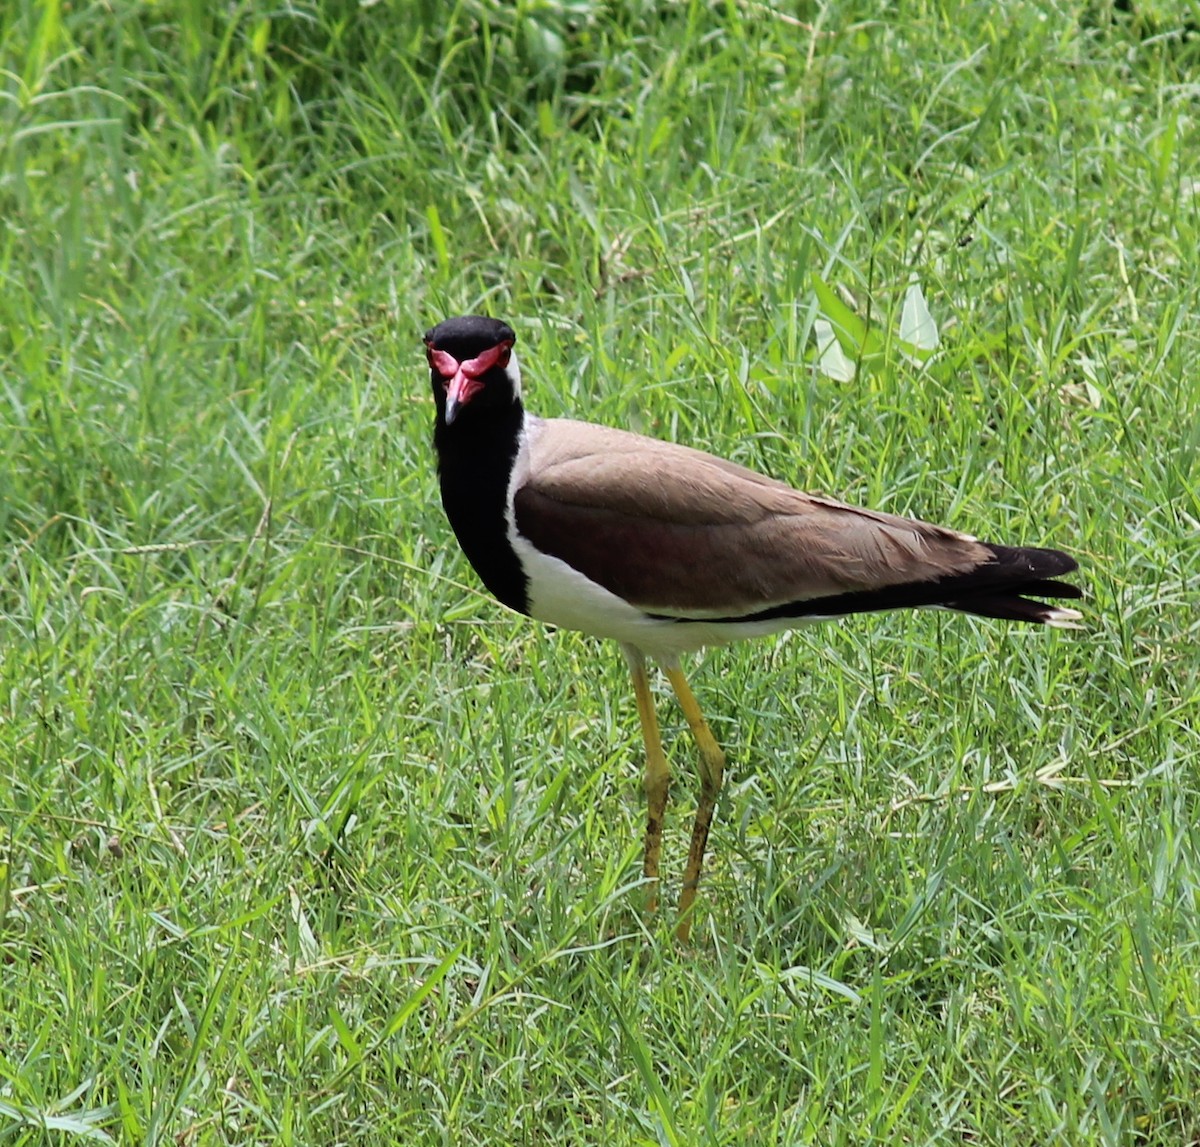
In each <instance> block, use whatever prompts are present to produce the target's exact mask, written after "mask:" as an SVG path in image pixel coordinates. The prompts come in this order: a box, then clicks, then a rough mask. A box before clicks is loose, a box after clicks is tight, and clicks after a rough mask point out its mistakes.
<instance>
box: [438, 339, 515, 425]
mask: <svg viewBox="0 0 1200 1147" xmlns="http://www.w3.org/2000/svg"><path fill="white" fill-rule="evenodd" d="M512 345H513V344H512V342H511V341H508V340H506V341H504V342H500V343H497V344H496V345H495V346H493V347H488V349H487V350H485V351H484V352H483V353H482V354H477V355H476V356H475V357H474V358H471V359H467V360H466V361H465V362H459V361H458V359H456V358H455V357H454V356H453V355H452V354H448V353H447V352H446V351H444V350H438V349H437V348H436V347H432V346H426V348H425V354H426V357H427V358H428V359H429V365H430V367H431V368H432V369H433V370H434V371H436V372H437V374H438V375H439V376H440V378H441V380H442V385H443V386H444V387H445V388H446V413H445V421H446V425H447V426H449V425H450V424H451V423H452V422H453V421H454V419H455V418H456V417H458V412H459V411H460V410H461V409H462V408H463V407H464V406H466V405H467V403H469V402H470V401H471V399H472V398H474V397H475V395H477V394H478V393H479V392H480V391H481V390H482V389H483V387H484V381H483V376H484V375H485V374H487V372H488V371H489V370H492V369H493V368H494V367H505V366H507V365H508V358H509V354H510V353H511V351H512Z"/></svg>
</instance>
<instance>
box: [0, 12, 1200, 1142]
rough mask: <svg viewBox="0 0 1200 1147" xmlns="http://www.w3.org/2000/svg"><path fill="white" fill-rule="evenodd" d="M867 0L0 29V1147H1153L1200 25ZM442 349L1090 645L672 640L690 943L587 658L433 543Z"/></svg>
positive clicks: (1186, 813)
mask: <svg viewBox="0 0 1200 1147" xmlns="http://www.w3.org/2000/svg"><path fill="white" fill-rule="evenodd" d="M656 7H657V6H656ZM893 8H894V11H893V12H892V14H890V15H889V16H888V17H887V18H886V19H880V18H879V11H880V10H881V6H878V5H874V4H869V3H866V2H852V0H848V2H844V3H842V2H838V0H831V2H830V3H827V4H823V5H819V4H805V3H797V4H795V5H794V6H791V7H789V8H788V9H787V11H786V12H785V11H783V10H780V11H772V9H771V7H770V6H767V5H762V4H758V3H752V2H750V0H731V2H730V3H726V4H705V3H695V2H694V3H680V4H678V5H674V6H661V9H662V10H661V11H654V10H652V6H649V5H644V4H641V3H638V2H637V0H610V2H609V3H600V2H599V0H596V2H592V0H574V2H572V3H567V2H563V3H539V4H534V3H526V4H519V5H516V6H512V5H509V4H500V3H498V2H497V3H495V4H493V3H489V2H484V0H461V2H460V3H458V4H457V5H453V6H451V5H441V4H434V3H418V2H416V0H408V2H404V0H383V2H382V3H378V4H374V5H366V4H364V5H358V4H354V3H350V2H348V0H343V2H341V3H337V2H331V3H329V4H326V5H321V6H313V5H312V4H306V3H299V4H297V5H268V4H266V3H263V2H261V0H244V2H241V3H238V4H233V3H223V4H214V5H208V4H201V3H198V2H193V0H163V2H162V3H157V4H150V3H135V2H133V0H109V2H107V3H103V4H101V3H94V4H89V3H86V2H85V3H83V4H76V5H71V6H67V5H61V6H60V4H59V3H58V2H57V0H42V2H40V3H34V2H33V0H13V2H12V3H9V4H6V5H4V6H3V9H2V14H0V60H2V63H3V67H4V69H5V70H4V72H3V75H2V77H0V92H2V99H0V216H2V217H3V227H2V228H0V275H2V277H3V282H2V287H0V314H2V322H0V451H2V455H3V459H4V462H3V471H2V473H0V483H2V484H0V534H2V536H3V548H2V549H0V820H2V826H0V827H2V835H0V944H2V951H0V1143H4V1144H33V1143H37V1144H41V1143H67V1142H99V1143H108V1142H120V1143H143V1142H145V1143H176V1144H217V1143H237V1144H249V1143H264V1144H265V1143H270V1144H292V1143H295V1144H322V1145H327V1144H350V1143H353V1144H376V1143H377V1144H394V1143H405V1144H426V1143H430V1144H432V1143H448V1144H469V1143H479V1144H484V1143H486V1144H496V1143H528V1144H533V1143H546V1142H551V1141H553V1142H556V1143H604V1144H606V1145H609V1147H616V1145H623V1144H643V1143H669V1144H700V1143H705V1144H744V1143H772V1144H775V1143H777V1144H800V1143H814V1144H838V1143H863V1142H876V1141H881V1142H889V1141H895V1142H906V1143H956V1144H958V1143H988V1144H1011V1143H1012V1142H1014V1141H1018V1140H1019V1141H1022V1142H1028V1143H1038V1144H1042V1143H1065V1144H1082V1143H1106V1144H1108V1143H1111V1144H1147V1145H1149V1144H1155V1145H1157V1144H1162V1145H1168V1144H1169V1145H1173V1147H1177V1145H1179V1144H1181V1143H1193V1142H1196V1141H1198V1140H1200V1104H1198V1103H1197V1100H1196V1096H1197V1094H1200V1030H1198V1028H1197V1019H1198V1017H1200V836H1198V834H1197V830H1196V819H1197V808H1198V801H1200V733H1198V732H1197V730H1196V729H1195V727H1194V723H1195V722H1196V719H1197V716H1198V714H1200V704H1198V702H1200V642H1198V636H1200V621H1198V618H1197V611H1196V587H1197V585H1198V584H1200V581H1198V579H1200V546H1198V545H1197V540H1196V539H1197V527H1198V519H1200V485H1198V481H1197V455H1198V452H1200V382H1198V381H1197V380H1198V378H1200V336H1198V326H1197V299H1198V283H1197V277H1198V273H1200V251H1198V249H1197V239H1198V236H1200V181H1198V180H1197V176H1196V167H1195V157H1196V155H1197V154H1200V138H1198V134H1200V133H1198V129H1197V119H1196V117H1197V107H1198V105H1197V98H1198V90H1197V87H1196V84H1195V82H1194V77H1195V75H1196V74H1197V68H1198V66H1200V42H1198V41H1197V39H1196V37H1195V34H1194V32H1192V33H1189V32H1187V30H1186V29H1185V28H1182V25H1183V23H1184V20H1185V18H1187V17H1189V16H1190V18H1191V19H1193V20H1194V19H1195V18H1196V10H1195V7H1194V5H1193V6H1188V5H1178V6H1176V5H1171V4H1166V3H1162V4H1150V5H1135V9H1136V10H1135V11H1134V12H1133V13H1123V12H1117V13H1114V12H1112V11H1111V10H1110V9H1109V7H1108V5H1107V4H1105V3H1103V2H1101V0H1096V2H1095V3H1091V4H1085V3H1082V2H1077V3H1071V2H1067V0H1042V2H1040V3H1032V2H1028V3H1027V2H1021V0H1017V2H1015V3H1012V4H1008V5H1004V6H1003V8H1001V7H999V6H992V5H987V4H971V5H955V4H947V5H945V6H944V7H943V6H942V5H940V4H938V3H935V2H932V0H931V2H925V3H922V2H917V0H913V2H909V3H903V4H899V5H895V6H893ZM914 276H915V278H916V281H917V282H919V284H920V285H921V287H922V289H923V292H924V296H925V298H926V299H927V301H928V305H929V309H930V311H931V313H932V315H933V317H934V319H935V320H936V321H937V322H938V324H939V326H940V328H941V348H940V351H939V354H938V355H937V357H936V358H934V360H933V361H931V362H930V363H928V364H926V365H925V366H924V367H922V366H920V365H918V364H917V363H915V362H914V361H913V360H912V358H911V356H908V355H906V354H905V353H904V347H903V346H902V345H901V344H900V343H899V342H898V340H897V337H896V336H897V330H898V322H899V318H900V314H901V308H902V300H903V297H904V291H905V288H906V287H907V286H908V284H909V283H910V281H911V280H912V279H913V277H914ZM818 279H819V280H820V282H821V283H824V284H827V285H829V287H830V288H831V289H832V290H833V291H835V292H836V295H835V296H834V299H833V300H832V301H830V300H829V299H828V297H827V305H826V306H825V308H824V310H825V314H824V317H825V318H837V317H838V316H837V315H836V314H830V313H829V312H830V311H835V312H836V311H837V310H838V308H839V302H838V300H841V301H842V302H843V303H844V302H847V301H849V302H852V305H853V307H854V310H855V311H856V313H857V315H858V316H859V317H860V318H861V319H862V320H864V324H863V325H864V326H868V329H869V332H870V333H869V334H868V335H864V334H863V332H862V330H861V329H859V330H857V331H856V330H855V329H853V328H855V326H856V324H855V323H853V322H851V323H849V324H848V326H849V328H850V329H847V330H846V331H844V332H843V338H844V341H845V343H846V346H847V352H846V353H847V355H848V357H856V356H857V357H860V358H862V359H863V361H862V362H861V363H860V369H859V371H858V373H857V376H856V379H855V380H854V381H852V382H848V381H839V380H837V379H835V378H831V377H828V374H827V373H825V372H823V371H822V370H820V369H818V366H817V361H816V352H815V341H814V338H813V323H814V320H816V319H818V318H821V317H822V315H821V314H820V313H818V307H817V302H816V298H817V296H816V295H815V294H814V287H815V286H816V282H817V280H818ZM484 308H486V309H489V310H491V311H493V312H494V313H497V314H499V315H501V316H504V317H507V318H509V319H510V320H511V321H512V322H513V323H514V325H515V326H516V328H517V330H518V332H519V336H520V340H521V343H520V350H521V354H522V362H523V365H524V367H525V371H526V378H527V386H528V390H529V402H530V405H531V406H532V407H533V408H534V409H537V410H539V411H541V412H544V413H547V414H561V413H572V414H576V415H579V416H583V417H587V418H590V419H593V420H596V421H601V422H609V423H613V424H621V425H627V424H632V425H634V426H636V427H638V428H641V429H644V430H645V431H647V432H650V433H654V434H657V435H661V436H664V437H668V438H672V439H676V440H679V441H684V442H689V443H693V444H696V445H700V446H704V447H709V448H712V449H714V450H717V451H719V452H721V453H723V454H726V455H729V456H732V457H735V458H738V459H739V460H742V461H744V462H747V463H749V464H751V465H754V466H756V467H760V468H763V469H765V470H768V471H770V472H771V473H773V474H776V475H777V476H780V477H784V478H787V479H789V480H791V481H794V482H796V483H797V484H800V485H802V486H805V487H808V488H813V489H823V490H827V491H830V492H835V493H838V494H841V495H843V496H845V497H848V498H850V499H854V500H861V501H864V502H868V503H870V504H872V505H875V506H879V507H884V508H887V509H891V510H895V511H900V512H912V513H917V514H921V515H923V516H927V517H931V518H934V519H942V520H946V521H948V522H951V523H953V524H955V525H957V526H959V527H960V528H963V529H967V530H970V531H973V532H977V533H980V534H982V535H984V536H988V537H993V538H996V539H999V540H1005V541H1013V542H1028V543H1038V542H1044V543H1047V544H1055V545H1061V546H1062V547H1064V548H1067V549H1070V550H1072V551H1074V552H1076V553H1077V554H1079V555H1080V556H1081V558H1082V560H1083V562H1084V566H1085V568H1084V571H1083V573H1082V575H1081V582H1082V584H1083V585H1084V586H1085V587H1086V590H1087V600H1086V603H1085V608H1086V612H1087V624H1086V628H1085V629H1084V630H1083V631H1081V632H1077V633H1063V632H1052V631H1045V632H1043V631H1033V630H1029V629H1018V628H1017V627H1013V626H1006V625H1004V624H1000V623H995V624H989V623H987V622H983V621H974V620H968V619H964V618H959V617H954V616H949V615H942V614H922V615H910V616H901V615H897V616H891V617H883V618H877V619H859V620H855V621H853V622H850V623H847V624H845V625H843V626H827V627H821V628H815V629H810V630H806V631H804V632H801V633H797V634H794V635H792V636H790V637H789V638H786V639H784V640H780V641H776V642H765V643H757V644H753V645H745V646H742V647H739V648H737V649H731V650H726V651H718V652H714V653H711V654H709V655H708V656H707V657H706V658H704V659H703V660H702V661H699V662H698V663H697V664H696V666H695V667H694V669H693V680H694V684H695V686H696V689H697V692H698V694H699V695H700V697H701V699H702V701H703V703H704V704H705V707H706V709H707V710H708V712H709V713H710V715H711V719H712V723H713V725H714V728H715V729H716V731H717V733H718V736H719V737H720V738H721V739H722V740H723V742H724V743H725V745H726V746H727V748H728V750H729V754H730V760H731V775H730V779H729V784H728V787H727V790H726V795H725V798H724V799H723V801H722V804H721V807H720V810H719V813H718V817H719V821H718V825H717V827H716V830H715V832H714V835H713V839H712V843H711V851H712V862H711V865H710V868H709V871H708V874H707V878H706V882H705V885H704V888H703V892H702V901H701V905H700V908H701V910H700V915H699V919H698V922H697V928H696V932H695V935H694V941H695V942H694V945H693V946H692V948H691V949H690V950H686V951H681V950H679V949H678V948H677V947H676V945H675V944H674V943H673V942H672V940H671V927H672V924H673V921H672V919H671V915H670V912H669V911H664V912H663V913H662V915H661V916H660V918H658V919H655V920H651V921H648V922H643V921H642V920H641V918H640V914H639V911H638V906H639V903H640V898H641V890H640V889H639V887H638V880H639V861H640V855H639V849H640V836H641V830H642V824H643V817H644V812H643V802H642V797H641V790H640V767H641V766H640V757H641V750H640V744H639V739H638V731H637V722H636V717H635V713H634V709H633V702H632V696H631V693H630V690H629V686H628V681H627V678H626V673H625V670H624V667H623V665H622V663H621V661H620V658H619V656H618V655H617V653H616V650H615V648H611V647H603V646H601V645H600V644H598V643H596V642H593V641H591V640H588V639H585V638H582V637H580V636H579V635H575V634H561V633H559V634H554V633H550V632H546V631H544V630H542V629H541V628H539V627H538V626H536V625H534V624H532V623H528V622H526V621H523V620H521V619H519V618H516V617H514V616H512V615H509V614H507V613H506V612H505V611H503V610H502V609H501V608H500V607H498V606H496V605H495V604H494V603H492V602H491V601H490V600H489V599H488V598H487V597H486V596H485V595H483V594H482V593H481V592H480V589H479V586H478V584H477V582H476V580H475V578H474V576H473V574H472V573H471V571H470V570H469V569H468V568H467V567H466V565H465V563H464V562H463V560H462V558H461V556H460V555H459V553H458V551H457V548H456V546H455V544H454V542H453V539H452V538H451V536H450V533H449V530H448V527H447V526H446V524H445V522H444V520H443V517H442V514H441V511H440V507H439V505H438V500H437V495H436V485H435V479H434V474H433V467H432V461H431V458H430V452H429V447H428V441H429V434H430V423H431V419H432V405H431V402H430V400H429V397H428V394H427V386H428V381H427V374H426V371H425V367H424V364H423V359H422V355H421V353H420V344H419V333H420V332H421V331H422V330H423V329H424V328H425V327H426V326H428V325H429V324H431V323H433V322H434V321H436V320H437V319H439V318H441V317H443V316H445V315H447V314H450V313H457V312H463V311H469V310H476V309H484ZM842 318H843V319H845V316H844V315H843V316H842ZM661 707H662V712H663V717H664V723H665V731H666V735H667V738H668V747H669V751H670V752H671V755H672V757H673V759H674V761H675V763H676V766H677V770H678V774H677V775H678V777H679V780H678V781H677V783H676V785H675V789H674V794H673V795H674V800H673V803H672V815H671V818H670V822H669V826H668V838H667V852H666V859H667V863H668V871H669V872H670V873H671V875H672V876H673V877H674V878H675V879H677V876H678V872H679V870H680V868H681V867H682V858H683V853H684V850H685V846H686V832H687V829H688V826H689V816H688V814H689V809H690V805H691V800H692V797H691V793H692V789H691V773H690V758H691V753H692V748H691V745H690V743H689V741H688V739H687V737H686V729H685V728H684V727H683V723H682V720H681V718H680V716H679V714H678V711H677V710H676V709H675V708H674V707H673V706H672V705H671V704H670V703H669V702H668V700H667V696H666V694H665V693H663V695H662V705H661ZM669 893H670V897H671V898H672V899H673V897H674V895H675V893H676V888H675V887H674V880H673V881H672V884H671V886H670V887H669Z"/></svg>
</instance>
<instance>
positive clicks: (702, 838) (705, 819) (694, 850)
mask: <svg viewBox="0 0 1200 1147" xmlns="http://www.w3.org/2000/svg"><path fill="white" fill-rule="evenodd" d="M666 674H667V680H668V681H670V682H671V688H672V689H674V690H675V696H676V698H678V700H679V707H680V708H681V709H682V710H683V715H684V717H686V718H687V723H688V725H689V726H690V727H691V730H692V736H693V737H694V738H695V740H696V747H697V748H698V749H699V750H700V803H699V804H698V805H697V806H696V820H695V822H694V823H693V825H692V843H691V845H690V846H689V847H688V858H687V867H686V868H685V869H684V871H683V891H682V893H681V894H680V896H679V925H678V927H677V928H676V929H675V935H676V937H677V938H678V940H679V942H680V943H681V944H686V943H687V942H688V938H689V937H690V936H691V932H692V905H693V904H694V903H695V900H696V889H697V888H698V887H699V886H700V867H701V865H702V864H703V863H704V849H705V847H706V846H707V844H708V830H709V828H711V827H712V819H713V813H714V812H715V811H716V807H717V795H718V794H719V793H720V791H721V783H722V781H723V780H724V777H725V754H724V753H723V752H722V751H721V746H720V745H718V744H717V739H716V738H715V737H714V736H713V735H712V730H711V729H709V727H708V722H707V721H705V719H704V714H703V713H701V712H700V705H699V704H698V702H697V701H696V695H695V694H694V693H693V692H692V690H691V687H690V686H689V685H688V683H687V678H686V677H684V675H683V671H682V670H681V669H680V668H679V666H678V665H671V666H668V667H667V669H666Z"/></svg>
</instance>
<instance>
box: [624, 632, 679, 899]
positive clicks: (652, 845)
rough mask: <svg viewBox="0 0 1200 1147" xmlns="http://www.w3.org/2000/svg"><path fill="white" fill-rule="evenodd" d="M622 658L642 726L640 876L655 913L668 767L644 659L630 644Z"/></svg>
mask: <svg viewBox="0 0 1200 1147" xmlns="http://www.w3.org/2000/svg"><path fill="white" fill-rule="evenodd" d="M624 649H625V657H626V660H628V662H629V669H630V672H631V673H632V674H633V692H634V695H635V696H636V697H637V707H638V717H639V718H640V719H641V723H642V740H643V741H644V742H645V745H646V805H647V813H646V846H645V851H644V852H643V854H642V873H643V875H644V876H645V877H646V879H647V881H649V884H648V888H647V893H646V911H647V912H656V911H657V910H658V862H659V858H660V857H661V855H662V831H663V818H664V817H665V816H666V812H667V789H668V787H669V786H670V783H671V767H670V765H668V764H667V758H666V754H665V753H663V747H662V738H661V737H660V736H659V734H658V717H657V716H656V715H655V712H654V698H653V697H652V696H651V695H650V681H649V679H648V678H647V676H646V659H645V657H643V656H642V653H641V651H640V650H638V649H635V648H634V647H633V646H632V645H626V646H624Z"/></svg>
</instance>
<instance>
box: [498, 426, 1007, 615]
mask: <svg viewBox="0 0 1200 1147" xmlns="http://www.w3.org/2000/svg"><path fill="white" fill-rule="evenodd" d="M527 448H528V457H527V468H526V472H525V474H524V475H523V476H522V477H523V481H521V482H520V484H519V486H518V489H517V492H516V494H515V495H514V499H513V511H514V517H515V524H516V527H517V530H518V531H519V532H520V533H521V534H522V535H523V536H524V537H526V538H527V539H528V540H529V541H530V542H531V543H532V544H533V545H535V546H536V547H537V548H538V549H539V550H541V551H542V552H544V553H548V554H551V555H552V556H554V557H557V558H559V559H561V560H562V561H564V562H566V563H567V564H568V565H570V566H572V567H573V568H574V569H576V570H578V571H579V572H580V573H582V574H584V575H585V576H586V577H588V578H590V579H591V580H592V581H594V582H596V583H598V584H599V585H602V586H603V587H604V588H605V589H607V590H609V591H610V592H612V593H615V594H617V595H618V596H620V597H622V598H624V599H625V600H626V601H628V602H630V603H631V604H633V605H635V606H638V607H639V608H641V609H644V610H646V611H648V612H653V613H660V614H669V615H673V616H693V617H702V616H705V615H711V616H723V617H727V616H731V615H738V614H749V613H756V612H760V611H763V610H771V609H775V608H778V607H781V606H784V605H786V604H788V603H792V602H812V601H815V600H818V599H820V598H823V597H834V596H838V595H843V594H849V593H864V592H871V591H876V590H881V589H885V588H888V587H893V586H900V585H907V584H910V583H917V582H931V581H938V580H940V579H945V578H954V577H955V576H956V575H961V574H967V573H969V572H970V571H972V570H975V569H976V568H978V567H980V566H982V565H984V564H986V563H987V562H988V561H989V560H990V558H991V555H992V550H991V548H990V547H989V546H986V545H985V544H983V543H981V542H979V541H977V540H976V539H974V538H971V537H968V536H967V535H965V534H960V533H956V532H955V531H953V530H948V529H945V528H943V527H940V526H934V525H930V524H928V523H925V522H919V521H916V520H911V519H906V518H900V517H896V516H894V515H890V514H883V513H878V512H875V511H870V510H861V509H857V508H855V507H853V506H848V505H844V504H843V503H841V502H836V501H833V500H832V499H828V498H824V497H821V496H818V495H813V494H805V493H802V492H801V491H798V490H794V489H792V488H791V487H790V486H787V485H786V484H784V483H782V482H777V481H775V480H774V479H771V478H767V477H765V476H764V475H761V474H757V473H755V472H754V471H752V470H748V469H746V468H744V467H742V466H739V465H737V464H736V463H733V462H728V461H725V460H724V459H720V458H716V457H713V456H712V455H709V454H705V453H703V452H702V451H699V450H693V449H691V448H689V447H685V446H678V445H674V444H672V443H668V442H661V441H658V440H655V439H649V438H643V437H642V436H640V435H636V434H631V433H628V432H626V431H621V430H614V429H610V428H607V427H600V426H594V425H591V424H588V423H579V422H570V421H567V420H547V421H545V422H540V423H538V424H536V425H534V426H531V428H530V431H529V434H528V438H527Z"/></svg>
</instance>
